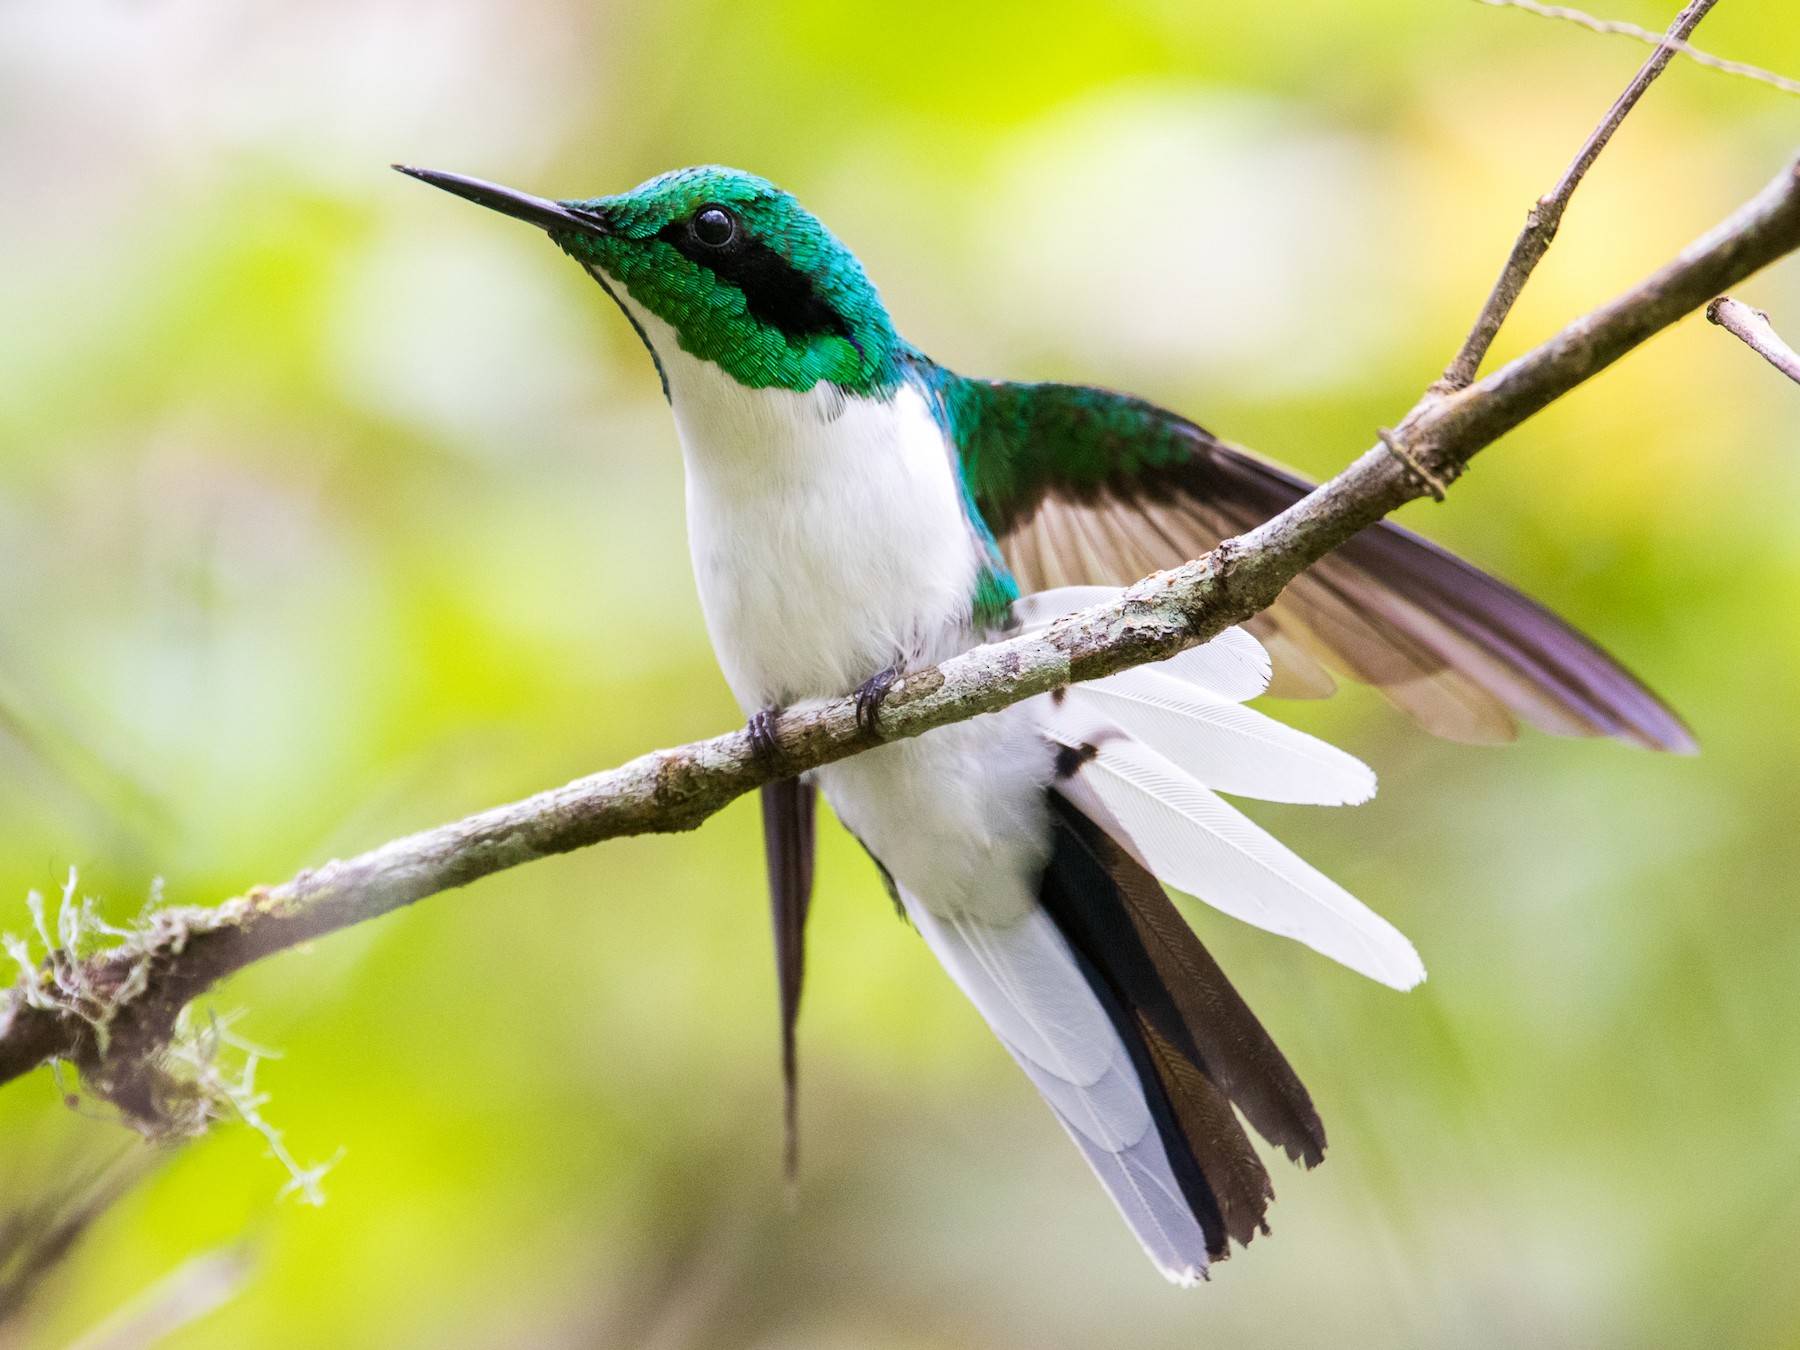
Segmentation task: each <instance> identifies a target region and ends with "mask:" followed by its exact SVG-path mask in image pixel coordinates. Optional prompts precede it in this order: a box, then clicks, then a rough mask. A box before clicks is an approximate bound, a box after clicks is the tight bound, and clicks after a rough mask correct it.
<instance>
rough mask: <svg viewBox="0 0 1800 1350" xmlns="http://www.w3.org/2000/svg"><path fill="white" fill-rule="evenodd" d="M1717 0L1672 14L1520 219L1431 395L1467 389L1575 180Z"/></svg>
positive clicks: (1558, 221) (1695, 2) (1696, 0)
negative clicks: (1496, 275)
mask: <svg viewBox="0 0 1800 1350" xmlns="http://www.w3.org/2000/svg"><path fill="white" fill-rule="evenodd" d="M1717 3H1718V0H1689V3H1688V4H1687V5H1686V6H1685V7H1684V8H1683V9H1682V11H1681V13H1679V14H1677V15H1676V16H1675V22H1673V23H1671V24H1670V25H1669V31H1668V32H1667V33H1666V34H1665V35H1664V37H1663V41H1662V43H1661V45H1659V46H1658V47H1657V49H1656V50H1655V51H1654V52H1652V53H1651V54H1650V58H1649V59H1648V60H1647V61H1645V62H1644V64H1643V65H1642V66H1641V67H1640V68H1639V69H1638V73H1637V74H1636V75H1635V76H1633V77H1632V81H1631V83H1630V84H1628V85H1626V86H1625V92H1624V93H1622V94H1620V95H1619V96H1618V98H1616V99H1614V100H1613V105H1612V107H1611V108H1609V109H1607V112H1606V116H1605V117H1603V118H1601V119H1600V125H1599V126H1597V127H1595V128H1594V129H1593V131H1592V132H1590V133H1589V135H1588V138H1587V140H1586V141H1585V142H1584V143H1583V144H1582V147H1581V149H1580V150H1578V151H1577V152H1576V154H1575V158H1574V159H1572V160H1570V161H1569V167H1568V168H1566V169H1564V170H1563V174H1562V177H1561V178H1559V179H1557V180H1556V186H1555V187H1553V188H1551V189H1550V191H1548V192H1546V193H1545V194H1544V195H1543V196H1542V197H1539V198H1538V199H1537V201H1536V203H1535V204H1533V206H1532V208H1531V210H1530V211H1529V212H1527V213H1526V215H1525V228H1524V229H1522V230H1520V231H1519V237H1518V238H1517V239H1516V240H1515V241H1514V242H1513V246H1512V252H1511V253H1510V254H1509V255H1508V256H1507V259H1506V265H1505V266H1504V267H1502V268H1501V269H1500V277H1499V279H1498V280H1497V281H1495V282H1494V289H1493V290H1492V291H1491V292H1490V293H1489V294H1488V298H1487V303H1486V304H1484V305H1483V306H1482V307H1481V313H1480V314H1478V315H1476V317H1475V326H1474V327H1473V328H1471V329H1470V330H1469V336H1468V337H1466V338H1464V339H1463V345H1462V348H1461V350H1459V351H1458V352H1457V353H1456V356H1455V357H1454V358H1453V359H1452V360H1451V362H1450V364H1449V365H1448V366H1447V367H1445V369H1444V373H1443V374H1442V375H1441V376H1439V377H1438V380H1437V383H1435V384H1434V385H1432V386H1431V391H1430V392H1431V393H1433V394H1447V393H1454V392H1455V391H1456V390H1458V389H1465V388H1467V387H1468V385H1469V383H1470V381H1472V380H1473V379H1474V378H1475V374H1476V372H1477V371H1479V370H1480V369H1481V363H1482V360H1483V359H1484V358H1485V357H1486V356H1487V353H1488V348H1489V347H1491V346H1493V345H1494V339H1495V338H1496V337H1498V336H1499V335H1500V327H1501V325H1502V324H1504V323H1505V322H1506V316H1507V315H1508V314H1510V313H1512V307H1513V305H1514V304H1515V303H1517V301H1518V299H1519V294H1520V292H1522V291H1523V290H1524V289H1525V283H1526V282H1527V281H1529V280H1531V274H1532V272H1534V271H1535V270H1536V269H1537V265H1538V264H1539V263H1540V262H1542V261H1543V259H1544V254H1546V253H1548V252H1549V251H1550V244H1551V241H1552V240H1554V239H1555V238H1556V231H1557V230H1558V229H1559V228H1560V227H1561V225H1562V218H1563V212H1564V211H1565V210H1567V209H1568V205H1569V199H1570V198H1571V197H1573V196H1574V195H1575V189H1576V188H1578V187H1580V186H1581V180H1582V179H1583V178H1585V177H1587V171H1588V170H1589V169H1591V168H1593V167H1594V161H1595V160H1597V159H1599V158H1600V152H1601V151H1602V150H1604V149H1606V143H1607V142H1608V141H1610V140H1611V139H1612V138H1613V133H1614V132H1615V131H1617V130H1618V129H1619V126H1620V124H1621V123H1623V122H1624V120H1625V118H1626V117H1627V116H1628V115H1629V114H1630V112H1631V110H1632V109H1633V108H1635V107H1637V103H1638V100H1639V99H1641V98H1642V97H1643V96H1644V91H1645V90H1647V89H1649V87H1650V86H1651V84H1652V83H1653V82H1654V81H1655V80H1656V77H1657V76H1658V75H1661V74H1662V73H1663V71H1664V70H1665V69H1667V68H1668V64H1669V62H1670V61H1672V60H1674V59H1675V52H1676V50H1677V48H1676V44H1677V43H1681V42H1684V41H1685V40H1686V38H1687V35H1688V34H1689V33H1691V32H1693V31H1694V29H1695V28H1697V27H1699V25H1700V20H1702V19H1704V18H1705V17H1706V15H1707V11H1708V10H1710V9H1711V8H1712V7H1713V6H1714V5H1715V4H1717Z"/></svg>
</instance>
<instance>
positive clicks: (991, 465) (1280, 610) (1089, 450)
mask: <svg viewBox="0 0 1800 1350" xmlns="http://www.w3.org/2000/svg"><path fill="white" fill-rule="evenodd" d="M937 387H938V390H939V394H940V397H941V398H942V401H943V404H944V408H945V413H946V416H947V417H948V419H949V421H950V423H951V427H952V430H953V432H954V434H955V436H956V439H957V443H958V445H959V446H960V447H961V450H962V455H963V469H964V474H965V476H966V478H967V481H968V483H969V487H970V492H971V494H972V496H973V498H974V500H975V504H976V507H977V509H978V510H979V511H980V513H981V515H982V518H983V520H984V521H985V522H986V523H987V526H988V528H989V529H990V530H991V531H992V532H993V534H994V537H995V539H996V540H997V541H998V543H999V547H1000V550H1001V553H1002V555H1003V556H1004V557H1005V559H1006V561H1007V564H1008V565H1009V566H1010V567H1011V568H1012V570H1013V572H1014V574H1015V575H1016V576H1017V577H1018V580H1019V582H1020V585H1021V586H1022V588H1023V589H1025V590H1027V591H1031V590H1042V589H1048V588H1051V587H1056V586H1069V585H1127V584H1129V583H1130V582H1133V581H1135V580H1137V579H1138V578H1140V577H1142V576H1145V575H1147V574H1149V573H1150V572H1153V571H1156V570H1158V569H1161V568H1166V567H1173V566H1176V565H1177V564H1179V563H1182V562H1185V561H1187V560H1189V559H1191V558H1197V557H1199V556H1200V555H1201V554H1203V553H1205V552H1206V551H1207V550H1209V549H1211V548H1212V547H1213V546H1214V545H1216V544H1217V543H1218V542H1219V541H1220V540H1221V539H1225V538H1229V537H1231V536H1233V535H1237V534H1242V533H1243V532H1244V531H1246V530H1248V529H1252V528H1254V527H1255V526H1257V525H1260V524H1261V523H1262V522H1263V521H1265V520H1267V519H1269V518H1270V517H1271V516H1273V515H1275V514H1276V513H1278V512H1280V511H1282V510H1284V509H1286V508H1287V507H1288V506H1290V505H1292V504H1293V503H1294V502H1296V501H1298V500H1299V499H1300V498H1301V497H1302V496H1304V495H1305V494H1306V493H1307V492H1308V491H1309V490H1310V485H1309V484H1308V483H1306V482H1305V481H1304V480H1303V479H1301V478H1298V477H1296V476H1295V475H1293V474H1291V473H1288V472H1287V471H1285V470H1283V469H1280V468H1277V467H1276V466H1274V465H1272V464H1269V463H1267V462H1265V461H1263V460H1261V459H1258V458H1256V457H1255V456H1253V455H1250V454H1248V453H1246V452H1245V451H1243V450H1240V449H1237V448H1235V447H1233V446H1230V445H1227V444H1225V443H1224V442H1222V441H1220V440H1218V439H1217V438H1216V437H1214V436H1212V435H1210V434H1209V433H1208V432H1206V431H1204V430H1203V429H1202V428H1200V427H1198V426H1196V425H1195V424H1194V423H1192V422H1189V421H1187V420H1186V419H1185V418H1182V417H1178V416H1176V415H1175V414H1174V413H1171V412H1168V411H1167V410H1165V409H1162V408H1159V407H1157V406H1155V405H1154V404H1151V403H1147V402H1145V401H1143V400H1142V399H1136V398H1131V397H1129V396H1127V395H1123V394H1115V393H1110V392H1108V391H1106V390H1099V389H1087V388H1081V387H1078V386H1074V385H1063V384H1014V383H1007V382H1004V381H983V380H966V379H962V378H961V377H958V376H953V375H950V374H948V373H947V372H944V373H940V374H939V376H938V377H937ZM1247 626H1248V627H1249V629H1250V630H1251V631H1252V632H1253V633H1255V634H1256V635H1257V637H1259V638H1261V639H1262V641H1263V643H1264V645H1265V646H1267V647H1268V648H1269V652H1270V655H1271V657H1273V659H1274V662H1275V672H1276V676H1275V682H1274V684H1272V685H1271V687H1270V692H1271V693H1272V694H1276V695H1278V696H1284V697H1322V696H1323V695H1325V694H1328V693H1330V692H1331V690H1332V688H1333V682H1332V678H1331V674H1330V672H1332V671H1335V672H1337V673H1339V674H1342V675H1346V676H1348V677H1350V678H1352V679H1356V680H1360V681H1363V682H1365V683H1368V684H1373V685H1375V686H1376V687H1378V688H1379V689H1380V690H1381V691H1382V692H1383V693H1384V694H1385V695H1386V696H1387V697H1388V698H1389V699H1390V700H1391V701H1392V702H1394V703H1395V704H1396V705H1398V706H1399V707H1401V708H1403V709H1404V710H1405V711H1406V712H1408V713H1410V714H1411V715H1412V716H1413V717H1415V718H1416V719H1417V720H1418V721H1419V722H1420V723H1422V724H1423V725H1424V726H1425V727H1426V728H1427V729H1429V730H1430V731H1433V732H1435V733H1436V734H1438V735H1440V736H1445V737H1448V738H1450V739H1452V740H1461V741H1474V742H1494V741H1506V740H1511V739H1512V738H1513V736H1514V735H1515V734H1516V728H1515V723H1514V718H1515V717H1518V718H1522V719H1523V720H1525V721H1526V722H1529V723H1530V724H1531V725H1533V726H1535V727H1538V728H1540V729H1542V730H1544V731H1548V732H1552V733H1554V734H1556V735H1562V736H1612V737H1616V738H1617V739H1619V740H1623V741H1628V742H1631V743H1633V744H1636V745H1641V746H1646V747H1649V748H1651V749H1657V750H1673V751H1677V752H1681V753H1691V752H1692V751H1693V750H1694V749H1695V745H1694V740H1693V737H1692V735H1690V734H1689V732H1688V730H1687V728H1686V727H1685V726H1684V725H1683V724H1682V722H1681V719H1680V718H1678V717H1677V716H1676V715H1675V714H1674V713H1673V712H1671V711H1670V710H1669V709H1668V707H1667V706H1665V705H1664V704H1663V703H1662V701H1661V700H1660V699H1658V698H1657V696H1656V695H1655V694H1653V693H1652V692H1651V691H1650V690H1649V689H1647V688H1645V687H1644V685H1643V684H1642V683H1640V682H1639V681H1638V680H1637V679H1636V678H1635V677H1634V676H1633V675H1631V674H1630V673H1629V672H1628V671H1626V670H1625V669H1624V668H1623V667H1622V666H1620V665H1619V663H1618V662H1617V661H1615V660H1613V658H1612V657H1610V656H1608V655H1607V654H1606V653H1605V652H1604V651H1602V650H1601V649H1600V648H1599V647H1598V646H1596V645H1595V644H1594V643H1593V642H1591V641H1589V640H1588V639H1587V638H1586V637H1584V636H1582V635H1581V634H1580V633H1578V632H1576V631H1575V629H1573V628H1571V627H1570V626H1569V625H1568V624H1567V623H1565V622H1563V620H1561V619H1559V618H1558V617H1557V616H1556V615H1554V614H1552V613H1551V612H1550V611H1549V610H1547V609H1545V608H1544V607H1543V606H1542V605H1540V604H1538V603H1537V602H1536V601H1534V600H1531V599H1528V598H1527V597H1525V596H1524V595H1521V594H1520V593H1519V592H1518V591H1515V590H1513V589H1512V588H1511V587H1509V586H1507V585H1505V584H1503V583H1502V582H1500V581H1497V580H1495V579H1494V578H1493V577H1491V576H1488V575H1487V574H1486V573H1484V572H1481V571H1479V570H1477V569H1476V568H1474V567H1471V566H1470V565H1469V564H1467V563H1465V562H1463V561H1462V560H1461V559H1459V558H1457V557H1455V556H1454V555H1453V554H1451V553H1449V552H1447V551H1445V550H1444V549H1441V548H1439V547H1438V546H1437V545H1435V544H1433V543H1430V542H1429V541H1427V540H1425V539H1422V538H1420V537H1419V536H1418V535H1415V534H1412V533H1410V532H1409V531H1406V530H1403V529H1401V528H1399V527H1398V526H1396V525H1391V524H1387V523H1385V522H1384V523H1382V524H1379V525H1375V526H1372V527H1371V528H1369V529H1367V530H1364V531H1363V532H1362V533H1361V534H1359V535H1357V536H1356V537H1355V538H1354V539H1352V540H1350V541H1349V542H1348V543H1346V544H1344V545H1342V546H1341V547H1340V548H1338V549H1337V551H1336V552H1334V553H1331V554H1329V555H1327V556H1326V557H1325V558H1323V559H1321V560H1320V561H1319V562H1317V563H1315V564H1313V566H1312V567H1311V568H1309V569H1308V570H1307V571H1306V572H1304V573H1302V574H1301V575H1300V576H1299V577H1297V578H1295V580H1294V581H1293V582H1292V583H1291V584H1290V585H1289V586H1288V588H1287V590H1286V592H1285V593H1284V594H1283V595H1282V597H1281V598H1280V599H1279V600H1277V601H1276V602H1275V604H1274V605H1273V606H1271V607H1270V608H1269V609H1268V610H1266V611H1264V612H1263V613H1262V614H1259V615H1258V616H1257V617H1256V618H1255V619H1253V620H1251V621H1250V623H1249V624H1248V625H1247Z"/></svg>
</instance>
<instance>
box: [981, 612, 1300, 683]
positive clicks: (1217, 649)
mask: <svg viewBox="0 0 1800 1350" xmlns="http://www.w3.org/2000/svg"><path fill="white" fill-rule="evenodd" d="M1124 593H1125V592H1124V589H1123V588H1122V587H1119V586H1063V587H1060V588H1058V589H1056V590H1053V591H1037V592H1034V593H1033V594H1031V595H1027V596H1022V597H1021V598H1020V599H1018V600H1016V601H1014V602H1013V617H1014V618H1015V619H1016V620H1018V622H1019V623H1020V624H1021V625H1022V628H1023V631H1025V632H1027V633H1030V632H1034V631H1036V630H1038V629H1042V628H1047V627H1049V625H1050V624H1052V623H1054V622H1055V621H1056V620H1058V619H1060V618H1062V617H1063V616H1064V615H1065V614H1073V613H1074V612H1075V611H1076V610H1078V609H1086V608H1087V607H1088V606H1090V605H1098V604H1102V603H1104V602H1105V601H1108V600H1114V599H1117V598H1118V597H1119V596H1121V595H1123V594H1124ZM1146 669H1150V670H1157V671H1162V672H1164V673H1165V674H1168V675H1171V676H1174V677H1175V678H1176V679H1179V680H1182V681H1185V682H1186V683H1188V684H1192V685H1196V686H1198V687H1199V688H1201V689H1205V690H1207V691H1208V692H1209V693H1212V694H1216V695H1217V696H1218V697H1220V698H1222V699H1226V700H1229V701H1230V702H1233V703H1242V702H1243V701H1244V700H1246V699H1252V698H1255V697H1256V696H1257V695H1258V694H1260V693H1262V692H1263V690H1265V689H1267V688H1268V687H1269V676H1270V671H1271V669H1272V667H1271V666H1270V663H1269V654H1268V653H1267V652H1266V651H1264V650H1263V645H1262V643H1260V642H1258V641H1257V640H1256V639H1255V638H1253V637H1252V636H1250V634H1248V633H1246V632H1245V631H1244V630H1243V629H1241V628H1227V629H1226V630H1225V631H1224V632H1223V633H1220V634H1219V635H1218V636H1217V637H1215V638H1213V639H1212V640H1211V641H1210V642H1203V643H1201V644H1200V645H1199V646H1198V647H1189V648H1188V649H1187V650H1186V651H1183V652H1178V653H1176V654H1175V655H1174V656H1171V657H1170V658H1169V659H1168V660H1166V661H1159V662H1157V663H1156V664H1155V665H1153V666H1149V667H1146Z"/></svg>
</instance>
